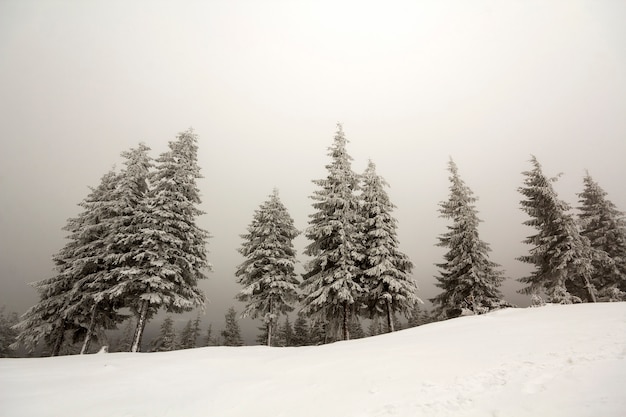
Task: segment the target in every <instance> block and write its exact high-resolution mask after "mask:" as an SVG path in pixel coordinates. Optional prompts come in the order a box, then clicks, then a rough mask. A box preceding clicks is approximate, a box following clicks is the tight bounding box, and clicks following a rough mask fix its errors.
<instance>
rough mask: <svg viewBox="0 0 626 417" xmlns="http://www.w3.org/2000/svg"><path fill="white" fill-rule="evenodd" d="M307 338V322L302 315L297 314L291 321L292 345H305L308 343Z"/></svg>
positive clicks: (308, 336)
mask: <svg viewBox="0 0 626 417" xmlns="http://www.w3.org/2000/svg"><path fill="white" fill-rule="evenodd" d="M309 339H310V335H309V324H308V322H307V320H306V319H305V318H304V316H302V315H298V318H297V319H296V321H295V322H294V323H293V345H294V346H306V345H308V344H309Z"/></svg>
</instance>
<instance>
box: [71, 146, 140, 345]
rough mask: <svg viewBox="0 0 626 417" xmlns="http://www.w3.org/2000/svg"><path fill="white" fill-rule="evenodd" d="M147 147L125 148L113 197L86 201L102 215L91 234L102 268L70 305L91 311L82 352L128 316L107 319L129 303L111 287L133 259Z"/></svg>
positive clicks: (76, 289) (86, 281)
mask: <svg viewBox="0 0 626 417" xmlns="http://www.w3.org/2000/svg"><path fill="white" fill-rule="evenodd" d="M148 151H150V148H149V147H147V146H146V145H145V144H143V143H140V144H139V145H138V146H137V147H136V148H131V149H130V150H128V151H125V152H122V154H121V155H122V157H123V158H124V165H125V168H124V169H123V170H122V171H121V172H120V173H119V175H118V181H117V184H116V187H115V189H114V190H112V193H111V196H110V198H109V199H108V200H105V201H96V202H87V203H85V206H87V207H88V208H90V210H91V211H92V212H94V213H96V215H97V217H98V218H99V223H98V224H95V225H93V226H92V229H94V231H93V233H92V235H94V236H95V237H97V240H95V241H94V242H92V244H91V248H90V250H91V251H92V252H93V253H94V254H95V259H94V261H98V262H99V263H98V265H99V268H98V270H97V271H95V272H96V273H92V274H90V275H89V276H87V277H85V279H83V280H81V282H80V283H79V284H77V285H76V286H74V289H73V291H74V292H75V293H76V294H77V295H78V296H79V300H80V301H79V302H78V303H73V304H72V305H71V306H70V307H69V308H68V309H71V308H72V307H74V306H76V305H78V306H79V307H80V305H81V304H86V305H87V306H89V308H90V311H91V318H90V320H89V323H90V324H89V327H88V328H87V331H86V334H85V338H84V342H83V346H82V350H81V353H85V352H86V351H87V349H88V348H89V343H90V342H91V338H92V336H93V335H94V334H101V333H102V331H103V330H104V329H111V328H115V326H116V325H117V323H118V322H120V321H121V320H123V319H125V317H124V316H121V320H120V319H118V320H117V321H116V322H110V320H108V318H109V317H110V316H112V315H117V316H119V314H117V313H116V312H117V310H118V309H119V308H120V307H126V305H125V304H124V301H125V300H124V299H123V298H122V297H111V296H110V289H111V288H112V287H113V286H115V285H117V282H118V278H119V275H118V274H117V273H116V272H115V269H117V268H119V267H120V266H121V265H127V264H129V263H130V262H133V261H132V260H130V259H128V252H129V245H128V242H129V239H131V238H132V237H133V235H134V234H135V233H136V231H135V230H134V229H133V223H134V221H135V215H136V213H137V208H138V207H139V206H140V204H142V202H143V199H144V197H145V195H146V192H147V190H148V184H147V177H148V174H149V170H150V168H151V166H152V163H151V158H150V156H149V155H148ZM74 298H76V297H74ZM107 320H108V321H107Z"/></svg>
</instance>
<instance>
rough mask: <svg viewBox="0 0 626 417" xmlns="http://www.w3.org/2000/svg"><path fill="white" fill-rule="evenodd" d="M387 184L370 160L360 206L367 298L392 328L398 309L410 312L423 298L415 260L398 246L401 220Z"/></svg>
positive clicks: (372, 311) (372, 309)
mask: <svg viewBox="0 0 626 417" xmlns="http://www.w3.org/2000/svg"><path fill="white" fill-rule="evenodd" d="M385 186H388V184H387V182H386V181H385V180H384V179H383V178H382V177H380V176H379V175H378V174H377V173H376V166H375V165H374V163H373V162H372V161H369V164H368V166H367V169H366V170H365V173H364V174H363V177H362V187H361V188H362V193H361V209H360V211H361V217H360V218H361V220H362V222H363V223H362V231H361V232H362V237H363V254H364V255H365V258H364V259H363V262H362V263H361V269H362V270H363V278H362V279H363V282H362V285H363V287H364V289H365V291H366V296H365V299H364V301H365V305H366V306H367V310H368V314H369V316H370V318H372V317H374V316H378V315H382V316H385V317H386V319H387V326H388V329H389V331H390V332H392V331H393V330H394V325H393V320H392V317H393V316H394V313H396V312H400V313H402V314H404V315H406V316H409V315H410V313H411V311H412V310H413V308H414V306H415V304H417V303H421V302H422V300H420V299H419V298H418V297H417V295H416V293H417V284H416V283H415V281H414V280H413V279H412V278H411V276H410V273H411V270H412V269H413V263H412V262H411V261H410V260H409V258H408V256H406V255H405V254H404V253H402V252H401V251H400V249H399V248H398V246H399V243H398V238H397V231H396V229H397V221H396V219H395V218H394V217H392V215H391V213H392V211H393V209H394V207H395V206H394V205H393V204H392V203H391V201H390V200H389V196H388V195H387V192H386V191H385Z"/></svg>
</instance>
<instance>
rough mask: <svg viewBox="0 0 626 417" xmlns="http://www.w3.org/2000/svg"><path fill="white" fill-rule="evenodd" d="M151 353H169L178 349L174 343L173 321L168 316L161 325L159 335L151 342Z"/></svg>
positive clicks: (174, 330)
mask: <svg viewBox="0 0 626 417" xmlns="http://www.w3.org/2000/svg"><path fill="white" fill-rule="evenodd" d="M151 345H152V351H153V352H170V351H172V350H176V349H178V346H179V345H178V343H176V329H175V328H174V319H172V316H170V315H168V316H167V317H165V320H163V323H161V330H160V332H159V335H158V336H157V337H156V338H155V339H154V340H153V341H152V343H151Z"/></svg>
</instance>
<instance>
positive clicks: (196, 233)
mask: <svg viewBox="0 0 626 417" xmlns="http://www.w3.org/2000/svg"><path fill="white" fill-rule="evenodd" d="M197 141H198V139H197V135H196V134H195V133H194V132H193V130H192V129H189V130H187V131H185V132H182V133H180V134H179V135H178V136H177V138H176V140H174V141H170V142H169V145H168V146H169V151H167V152H165V153H163V154H161V155H160V156H159V158H157V159H156V169H155V171H153V172H151V173H150V175H149V185H150V188H149V189H148V191H147V193H146V195H145V197H144V198H143V199H142V200H141V202H140V204H139V205H138V207H137V208H136V209H135V214H134V216H133V217H132V221H131V223H130V225H129V228H128V229H127V230H128V232H127V233H125V234H120V235H118V239H117V242H116V243H117V245H118V247H119V248H127V250H126V251H124V255H123V256H122V257H120V258H118V259H116V264H117V265H118V268H116V270H115V273H116V279H117V283H116V285H114V286H113V287H112V288H111V289H110V290H109V291H108V293H107V297H111V298H117V299H123V300H124V304H125V305H127V306H129V307H130V308H131V310H132V311H133V312H134V313H135V314H136V317H137V328H136V330H135V335H134V338H133V346H132V348H131V350H132V351H133V352H137V351H139V348H140V346H141V338H142V335H143V331H144V328H145V326H146V323H147V322H148V321H149V320H150V319H151V317H152V316H153V315H154V314H155V313H156V312H157V311H158V309H159V308H165V310H166V311H168V312H170V313H180V312H183V311H189V310H192V309H193V308H195V307H198V306H202V305H203V304H204V300H205V298H204V294H203V293H202V291H201V290H200V289H199V288H198V280H200V279H204V278H206V275H205V273H206V272H207V271H209V270H210V269H211V265H210V264H209V263H208V262H207V251H206V241H207V239H208V237H209V234H208V233H207V232H206V231H204V230H202V229H201V228H199V227H198V226H197V225H196V218H197V217H198V216H200V215H201V214H203V212H202V211H200V210H199V209H198V208H197V205H199V204H200V202H201V201H200V196H199V191H198V188H197V186H196V180H197V179H199V178H201V175H200V168H199V166H198V163H197V153H198V146H197Z"/></svg>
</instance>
